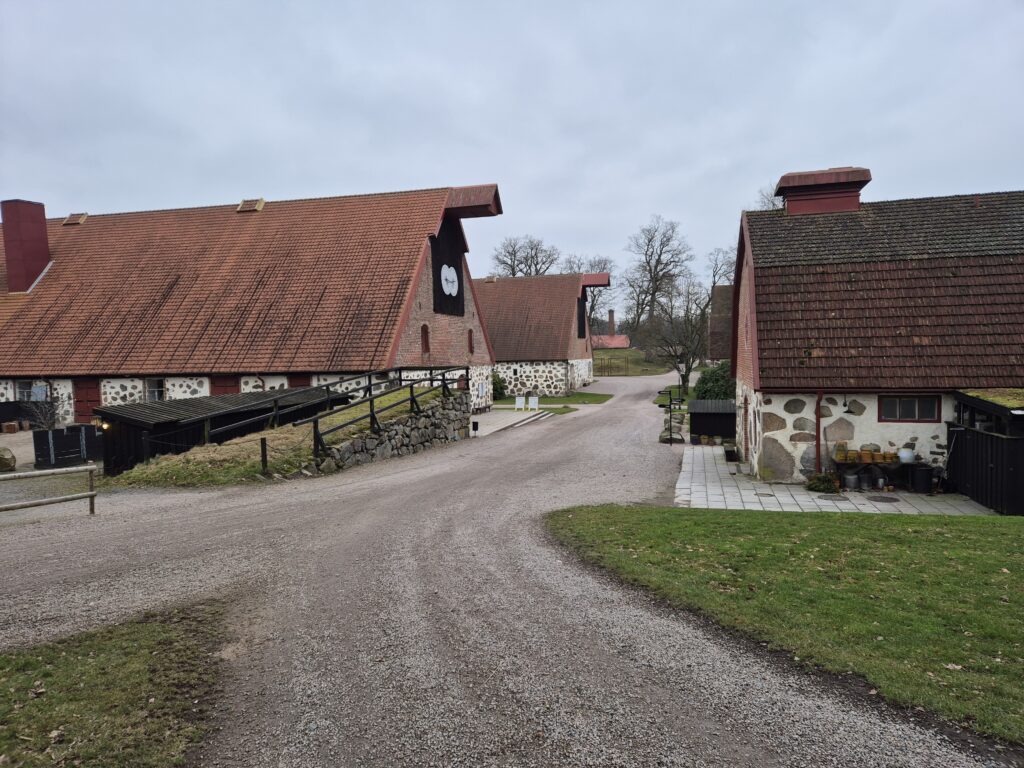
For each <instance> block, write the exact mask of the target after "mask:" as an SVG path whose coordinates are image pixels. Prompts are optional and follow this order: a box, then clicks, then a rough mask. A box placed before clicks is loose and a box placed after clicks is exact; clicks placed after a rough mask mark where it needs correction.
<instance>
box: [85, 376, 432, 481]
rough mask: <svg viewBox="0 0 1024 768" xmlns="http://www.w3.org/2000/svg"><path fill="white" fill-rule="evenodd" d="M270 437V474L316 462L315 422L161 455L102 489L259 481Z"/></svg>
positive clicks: (387, 400)
mask: <svg viewBox="0 0 1024 768" xmlns="http://www.w3.org/2000/svg"><path fill="white" fill-rule="evenodd" d="M407 395H408V390H401V391H399V392H394V393H392V394H390V395H386V396H384V397H378V398H377V401H376V405H377V409H378V410H379V409H380V408H382V407H384V406H386V405H389V404H391V403H394V402H396V401H399V400H402V399H403V398H404V397H406V396H407ZM441 396H442V395H441V392H440V390H437V391H435V392H431V393H429V394H425V395H420V396H419V397H418V400H419V403H420V405H425V404H427V403H429V402H430V401H431V400H434V399H435V398H438V397H441ZM369 410H370V406H369V404H368V403H363V404H361V405H357V406H356V407H354V408H350V409H349V410H347V411H342V412H341V413H337V414H335V415H333V416H328V417H327V418H325V419H322V420H321V421H320V428H321V429H329V428H330V427H331V426H332V425H334V424H342V423H344V422H346V421H350V420H352V419H354V418H356V417H357V416H363V415H365V414H367V413H369ZM408 412H409V408H408V404H406V405H400V406H395V408H393V409H392V410H390V411H388V412H387V413H385V414H382V415H381V417H380V418H381V420H382V421H383V420H385V419H392V418H396V417H398V416H404V415H405V414H407V413H408ZM368 429H369V427H368V422H366V421H364V422H360V423H359V424H355V425H353V426H351V427H349V428H347V429H343V430H340V431H339V432H335V433H334V434H331V435H328V436H327V437H326V438H324V439H325V441H326V442H327V444H328V445H337V444H338V443H340V442H343V441H344V440H347V439H349V438H351V437H352V436H353V435H356V434H360V433H363V432H367V431H368ZM261 437H265V438H267V454H268V455H267V468H268V470H269V471H270V472H271V473H276V474H280V475H287V474H289V473H291V472H295V471H296V470H298V469H299V468H300V467H302V466H303V465H304V464H307V463H309V462H311V461H312V460H313V426H312V425H311V424H306V425H305V426H301V427H293V426H283V427H279V428H278V429H268V430H265V431H263V432H255V433H253V434H251V435H246V436H245V437H239V438H236V439H234V440H228V441H227V442H224V443H221V444H220V445H216V444H212V443H211V444H210V445H200V446H197V447H195V448H193V449H192V450H191V451H188V452H186V453H179V454H174V455H170V456H158V457H156V458H155V459H153V460H152V461H150V462H149V463H148V464H139V465H138V466H135V467H133V468H132V469H130V470H128V471H127V472H124V473H123V474H120V475H118V476H116V477H100V478H98V480H99V483H98V484H99V487H100V488H130V487H135V486H184V487H192V486H213V485H234V484H237V483H245V482H254V481H256V480H257V479H258V478H257V476H258V475H259V474H260V470H261V467H260V438H261Z"/></svg>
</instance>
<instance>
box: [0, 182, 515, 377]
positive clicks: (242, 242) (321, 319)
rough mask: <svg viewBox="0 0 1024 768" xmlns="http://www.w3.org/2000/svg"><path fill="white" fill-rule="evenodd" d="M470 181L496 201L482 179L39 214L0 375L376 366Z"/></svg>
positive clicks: (12, 305)
mask: <svg viewBox="0 0 1024 768" xmlns="http://www.w3.org/2000/svg"><path fill="white" fill-rule="evenodd" d="M481 191H483V192H485V193H491V197H492V198H493V200H494V206H497V210H498V211H500V204H499V203H497V188H496V187H493V186H491V187H471V188H456V189H450V188H440V189H427V190H419V191H413V192H395V193H387V194H375V195H356V196H350V197H328V198H319V199H308V200H288V201H279V202H273V201H270V202H266V203H265V204H262V206H252V207H251V210H248V212H239V210H238V209H239V205H238V203H233V204H231V205H221V206H213V207H206V208H187V209H179V210H164V211H145V212H139V213H118V214H107V215H90V216H88V218H86V219H85V220H84V222H83V223H81V224H78V225H76V226H62V222H63V217H61V218H56V219H49V220H48V221H47V231H48V236H49V245H50V254H51V257H52V262H51V265H50V267H49V269H48V271H47V272H45V273H44V275H43V277H42V278H41V279H40V280H39V283H38V284H37V285H36V286H35V287H34V288H33V289H32V291H31V293H29V294H27V295H26V294H20V295H19V294H8V293H7V292H6V290H0V375H6V376H32V375H40V376H47V375H48V376H59V375H67V376H74V375H99V374H107V375H110V374H119V373H124V374H147V373H203V374H209V373H214V374H215V373H237V372H245V371H248V372H282V373H283V372H291V371H294V372H312V371H323V372H329V371H360V370H369V369H374V368H381V367H385V366H386V365H387V364H388V356H389V353H390V351H391V347H392V342H393V340H394V338H395V335H396V333H397V332H398V330H399V328H398V325H399V321H400V316H401V312H402V308H403V306H404V304H405V302H406V300H407V297H408V295H409V292H410V288H411V284H412V281H413V278H414V275H415V272H416V268H417V264H418V263H419V261H420V259H421V257H422V256H423V255H424V254H425V253H426V249H427V247H428V238H429V236H431V235H434V234H436V233H437V231H438V227H439V224H440V223H441V220H442V217H443V216H444V213H445V210H446V208H447V209H449V210H451V211H452V212H453V214H454V215H478V214H479V211H476V210H475V209H474V208H472V205H471V204H476V203H478V202H479V200H478V198H481V199H482V198H486V197H487V194H476V193H478V192H481ZM467 201H468V202H467ZM258 202H262V201H258ZM459 206H462V207H461V208H460V207H459ZM477 207H479V206H477ZM2 249H3V244H2V239H0V289H3V288H5V286H6V279H5V276H4V271H5V268H4V258H3V250H2Z"/></svg>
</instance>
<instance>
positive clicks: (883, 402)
mask: <svg viewBox="0 0 1024 768" xmlns="http://www.w3.org/2000/svg"><path fill="white" fill-rule="evenodd" d="M939 406H940V404H939V397H938V395H911V396H910V397H907V396H900V397H896V396H891V397H889V396H883V397H879V398H878V420H879V421H927V422H938V421H939V411H940V407H939Z"/></svg>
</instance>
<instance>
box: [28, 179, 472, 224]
mask: <svg viewBox="0 0 1024 768" xmlns="http://www.w3.org/2000/svg"><path fill="white" fill-rule="evenodd" d="M451 189H454V187H423V188H422V189H400V190H395V191H392V192H363V193H360V194H354V195H323V196H321V197H296V198H288V199H287V200H266V201H265V202H266V203H267V204H270V203H274V204H278V203H311V202H317V201H321V200H355V199H359V198H367V197H388V196H393V195H415V194H420V193H423V192H442V191H445V192H446V191H448V190H451ZM237 207H238V203H216V204H214V205H186V206H182V207H181V208H146V209H143V210H140V211H111V212H108V213H90V214H89V218H90V219H93V218H99V217H101V216H133V215H140V214H145V213H181V212H184V211H212V210H215V209H217V208H228V209H231V210H234V209H236V208H237ZM64 218H65V217H64V216H55V217H47V219H46V220H47V221H64Z"/></svg>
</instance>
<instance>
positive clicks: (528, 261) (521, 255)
mask: <svg viewBox="0 0 1024 768" xmlns="http://www.w3.org/2000/svg"><path fill="white" fill-rule="evenodd" d="M559 256H560V253H559V250H558V249H557V248H555V247H554V246H548V245H544V241H543V240H542V239H541V238H539V237H534V236H533V235H518V236H516V237H506V238H505V239H504V240H502V241H501V244H500V245H498V247H497V248H495V249H494V253H493V254H491V262H492V264H493V265H494V273H495V274H497V275H503V276H506V277H520V276H530V275H546V274H547V273H548V272H549V271H551V268H552V267H554V266H555V264H557V263H558V257H559Z"/></svg>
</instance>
